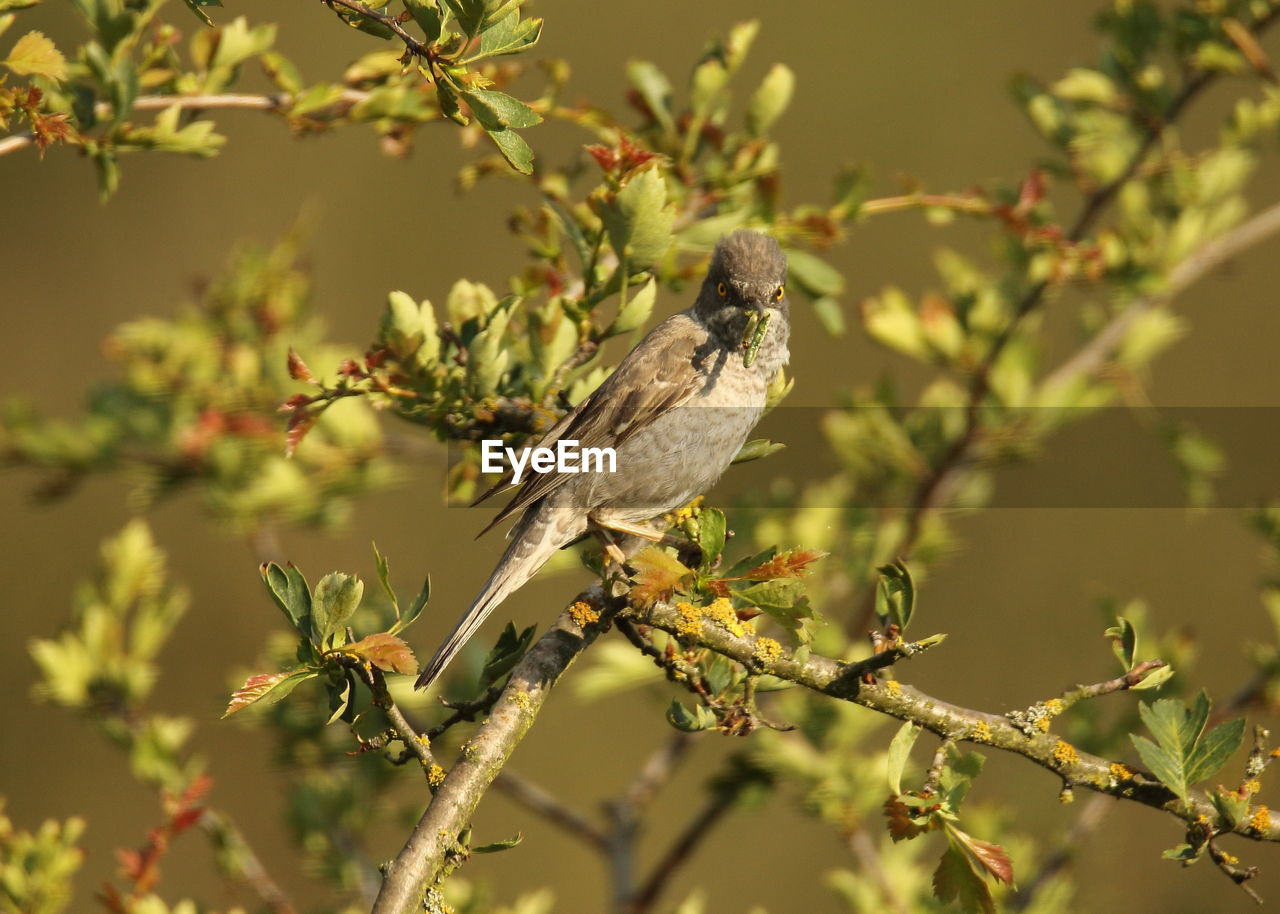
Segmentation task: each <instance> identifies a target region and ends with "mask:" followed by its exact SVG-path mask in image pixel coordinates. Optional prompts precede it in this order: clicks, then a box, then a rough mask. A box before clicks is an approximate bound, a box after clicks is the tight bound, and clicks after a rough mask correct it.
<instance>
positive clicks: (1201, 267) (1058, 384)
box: [1042, 203, 1280, 390]
mask: <svg viewBox="0 0 1280 914" xmlns="http://www.w3.org/2000/svg"><path fill="white" fill-rule="evenodd" d="M1277 232H1280V203H1273V204H1271V205H1270V206H1268V207H1267V208H1266V209H1264V210H1262V211H1261V212H1259V213H1257V214H1255V215H1254V216H1253V217H1252V218H1250V219H1248V220H1246V221H1245V222H1242V223H1240V224H1239V225H1238V226H1236V227H1235V228H1234V229H1232V230H1231V231H1229V232H1227V233H1226V234H1225V235H1222V236H1220V237H1218V238H1215V239H1214V240H1213V241H1210V242H1209V243H1207V244H1205V245H1204V246H1203V247H1201V248H1200V249H1199V250H1197V251H1195V252H1194V253H1193V254H1191V255H1190V256H1189V257H1187V258H1186V259H1185V260H1183V261H1182V262H1181V263H1179V264H1178V265H1177V266H1176V267H1174V268H1173V269H1172V270H1171V271H1170V272H1169V279H1168V282H1167V283H1166V284H1165V287H1164V288H1163V289H1161V290H1160V291H1159V292H1157V293H1155V294H1154V295H1148V296H1146V297H1145V298H1140V299H1138V300H1137V301H1136V302H1134V303H1133V304H1131V305H1130V306H1129V307H1127V308H1125V309H1124V310H1123V311H1121V312H1120V313H1119V314H1117V315H1116V316H1115V317H1114V318H1112V319H1111V322H1110V323H1108V324H1107V325H1106V326H1105V327H1103V328H1102V329H1101V330H1099V331H1098V333H1097V334H1096V335H1095V336H1094V337H1093V338H1092V339H1091V340H1089V342H1088V343H1086V344H1085V345H1084V346H1082V347H1081V348H1080V349H1079V350H1078V351H1077V352H1076V353H1075V354H1074V355H1072V356H1071V357H1070V358H1069V359H1067V360H1066V361H1064V362H1063V363H1062V364H1061V365H1059V366H1058V367H1057V368H1056V369H1054V370H1053V371H1052V372H1051V373H1050V374H1049V375H1048V376H1047V377H1046V378H1045V379H1044V382H1043V384H1042V387H1043V388H1044V389H1045V390H1061V389H1063V388H1065V387H1069V386H1070V385H1072V384H1074V383H1075V382H1076V381H1078V380H1080V379H1081V378H1084V377H1087V376H1089V375H1092V374H1094V373H1095V372H1096V371H1098V370H1099V369H1100V368H1102V366H1103V365H1105V364H1106V361H1107V359H1108V358H1110V357H1111V355H1112V354H1113V353H1114V352H1115V351H1116V350H1117V349H1118V348H1119V347H1120V345H1121V344H1122V343H1123V342H1124V338H1125V335H1126V334H1127V333H1128V332H1129V328H1130V327H1132V326H1133V324H1134V323H1135V322H1136V321H1137V320H1138V318H1140V317H1142V315H1144V314H1146V313H1148V312H1150V311H1154V310H1155V309H1156V308H1158V307H1160V306H1161V305H1165V304H1168V303H1169V302H1170V301H1172V300H1173V299H1174V298H1176V297H1177V296H1178V295H1180V294H1181V293H1182V292H1183V291H1184V290H1186V289H1187V288H1188V287H1189V286H1191V285H1194V284H1195V283H1196V282H1198V281H1199V280H1200V279H1202V278H1203V277H1204V276H1206V275H1207V274H1209V273H1211V272H1212V271H1213V270H1215V269H1217V268H1218V267H1220V266H1221V265H1222V264H1223V263H1225V262H1226V261H1228V260H1230V259H1231V258H1233V257H1236V256H1237V255H1239V254H1240V253H1242V252H1244V251H1246V250H1248V249H1249V248H1251V247H1253V246H1254V245H1255V244H1257V243H1258V242H1260V241H1263V240H1264V239H1266V238H1269V237H1271V236H1272V235H1274V234H1276V233H1277Z"/></svg>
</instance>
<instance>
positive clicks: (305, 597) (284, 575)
mask: <svg viewBox="0 0 1280 914" xmlns="http://www.w3.org/2000/svg"><path fill="white" fill-rule="evenodd" d="M259 571H260V573H261V574H262V582H263V583H264V584H266V585H267V592H268V593H270V594H271V597H272V599H274V600H275V601H276V605H277V606H279V607H280V609H281V610H283V612H284V614H285V618H286V619H288V620H289V623H290V624H291V625H292V626H293V627H294V628H295V629H296V630H297V631H298V634H300V635H302V637H304V638H307V639H311V640H315V639H314V638H313V635H314V629H313V627H312V624H311V588H310V587H309V586H308V585H307V579H306V578H304V577H303V576H302V572H301V571H299V570H298V569H297V568H295V567H294V566H293V563H292V562H290V563H289V564H288V565H286V566H285V567H284V568H281V567H280V566H279V565H277V564H276V563H275V562H266V563H265V564H263V565H262V567H261V568H260V569H259Z"/></svg>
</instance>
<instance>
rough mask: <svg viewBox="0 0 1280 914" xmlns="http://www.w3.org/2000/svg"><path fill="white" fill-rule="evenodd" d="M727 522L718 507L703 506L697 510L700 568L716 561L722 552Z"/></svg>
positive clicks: (727, 526)
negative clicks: (700, 554) (700, 556)
mask: <svg viewBox="0 0 1280 914" xmlns="http://www.w3.org/2000/svg"><path fill="white" fill-rule="evenodd" d="M728 528H729V524H728V521H726V520H725V516H724V512H723V511H721V510H720V509H719V508H703V509H702V510H701V511H699V512H698V534H697V537H696V540H697V543H698V548H699V549H700V550H702V569H703V570H704V571H705V570H707V569H709V568H711V566H713V565H714V564H715V563H716V560H717V559H719V558H720V553H722V552H724V542H725V537H726V536H727V535H728Z"/></svg>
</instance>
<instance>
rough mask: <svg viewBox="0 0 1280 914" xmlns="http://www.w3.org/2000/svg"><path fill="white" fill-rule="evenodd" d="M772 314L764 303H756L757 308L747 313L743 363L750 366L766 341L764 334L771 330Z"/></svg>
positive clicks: (743, 335)
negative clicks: (765, 307)
mask: <svg viewBox="0 0 1280 914" xmlns="http://www.w3.org/2000/svg"><path fill="white" fill-rule="evenodd" d="M770 317H772V315H771V314H770V313H769V312H768V311H766V310H765V309H764V305H759V304H758V305H756V310H755V311H752V312H751V313H750V314H748V315H747V326H746V329H745V330H744V331H743V332H742V348H743V353H742V365H743V367H744V368H750V367H751V365H752V363H753V362H755V360H756V354H757V353H758V352H759V351H760V344H761V343H762V342H764V335H765V333H767V332H768V330H769V318H770Z"/></svg>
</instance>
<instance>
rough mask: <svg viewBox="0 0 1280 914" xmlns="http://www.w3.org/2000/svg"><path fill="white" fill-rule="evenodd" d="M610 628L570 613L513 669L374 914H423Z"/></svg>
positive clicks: (591, 595) (590, 597) (597, 596)
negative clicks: (484, 807) (462, 836)
mask: <svg viewBox="0 0 1280 914" xmlns="http://www.w3.org/2000/svg"><path fill="white" fill-rule="evenodd" d="M580 599H582V598H580ZM585 599H586V600H587V601H588V602H590V603H592V604H593V605H596V606H599V605H601V604H602V603H603V602H604V600H603V596H602V592H601V590H600V589H599V588H598V587H596V588H593V589H592V590H590V591H588V593H587V594H586V595H585ZM606 625H607V617H606V620H605V621H604V622H602V623H599V624H593V625H590V626H588V627H587V628H586V629H585V630H584V629H581V628H579V627H578V625H577V624H576V623H575V622H574V621H573V619H572V618H571V616H570V614H569V613H568V612H565V613H563V614H561V616H560V618H559V619H557V620H556V622H555V624H554V625H553V626H552V627H551V629H550V630H548V631H547V633H546V634H545V635H543V636H542V637H541V638H539V639H538V641H537V643H536V644H534V646H533V647H532V648H530V649H529V652H528V653H527V654H525V656H524V659H523V660H521V661H520V663H519V664H517V665H516V668H515V670H513V671H512V673H511V678H510V679H509V680H508V681H507V686H506V688H505V689H503V691H502V695H501V696H500V697H499V698H498V700H497V702H496V703H495V704H494V706H493V708H492V710H490V712H489V716H488V718H486V720H485V721H484V723H483V724H481V725H480V727H479V728H478V729H477V731H476V733H475V735H474V736H472V738H471V739H470V740H469V741H468V742H467V743H466V744H465V745H464V746H463V749H462V753H461V755H460V756H459V758H458V761H457V762H456V763H455V764H454V766H453V768H452V769H451V770H450V771H449V774H448V777H446V778H445V780H444V783H443V784H441V785H440V787H439V788H438V789H437V791H436V794H435V796H434V797H432V799H431V804H430V805H429V806H428V807H427V810H426V812H424V813H423V814H422V818H421V819H420V820H419V821H418V824H417V826H416V827H415V828H414V830H413V834H412V835H410V837H409V840H408V842H407V843H406V844H405V846H404V848H403V849H402V850H401V851H400V853H399V854H398V855H396V858H395V859H394V860H393V861H391V863H389V864H388V865H387V869H386V877H385V879H384V880H383V883H382V891H381V892H379V893H378V898H377V900H376V901H375V902H374V905H373V914H417V912H421V910H422V900H423V897H424V895H425V894H426V892H427V890H428V889H429V888H431V886H432V885H433V884H434V883H435V881H436V880H437V878H438V877H439V876H440V875H441V874H442V872H443V871H444V870H445V868H446V866H447V865H448V864H449V863H450V862H451V858H453V857H455V856H456V855H460V854H462V853H464V852H465V848H460V847H459V846H458V844H457V839H458V834H459V832H461V831H462V829H463V828H464V827H465V826H466V824H467V822H468V821H469V820H470V818H471V815H472V813H473V812H475V809H476V807H477V806H478V805H479V803H480V799H481V797H483V796H484V793H485V790H487V789H488V787H489V784H490V783H491V782H492V781H493V780H494V778H496V777H497V775H498V772H499V771H501V770H502V767H503V765H505V764H506V761H507V759H508V757H510V755H511V753H512V751H513V750H514V749H515V747H516V744H517V743H519V742H520V740H521V739H522V738H523V737H524V735H525V733H526V732H527V731H528V729H529V727H530V726H532V724H533V721H534V718H535V717H537V715H538V712H539V711H540V710H541V709H542V705H543V703H544V702H545V701H546V700H547V696H548V694H549V693H550V691H551V688H552V686H554V685H555V683H556V681H557V680H558V679H559V678H560V676H561V674H562V673H564V671H565V669H567V668H568V666H569V664H571V663H572V662H573V661H574V660H575V659H576V658H577V656H578V655H579V654H581V653H582V652H583V651H584V650H585V649H586V648H587V646H588V645H590V644H591V642H593V641H594V640H595V639H596V636H597V635H599V633H600V632H601V631H602V630H603V628H604V627H605V626H606Z"/></svg>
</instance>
